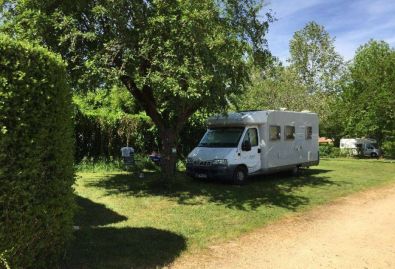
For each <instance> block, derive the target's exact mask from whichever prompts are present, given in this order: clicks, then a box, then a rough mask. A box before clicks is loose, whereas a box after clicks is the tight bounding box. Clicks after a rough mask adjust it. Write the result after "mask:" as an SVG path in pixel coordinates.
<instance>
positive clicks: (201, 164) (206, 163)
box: [194, 161, 212, 166]
mask: <svg viewBox="0 0 395 269" xmlns="http://www.w3.org/2000/svg"><path fill="white" fill-rule="evenodd" d="M194 164H195V165H199V166H211V165H212V163H211V162H210V161H195V163H194Z"/></svg>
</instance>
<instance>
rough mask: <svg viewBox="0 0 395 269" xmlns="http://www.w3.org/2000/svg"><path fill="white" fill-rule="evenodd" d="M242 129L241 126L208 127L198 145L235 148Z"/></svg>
mask: <svg viewBox="0 0 395 269" xmlns="http://www.w3.org/2000/svg"><path fill="white" fill-rule="evenodd" d="M243 130H244V128H243V127H240V128H234V127H232V128H230V127H221V128H210V129H208V130H207V132H206V134H205V135H204V136H203V138H202V140H201V141H200V143H199V145H198V147H212V148H216V147H217V148H235V147H237V145H238V144H239V140H240V137H241V135H242V134H243Z"/></svg>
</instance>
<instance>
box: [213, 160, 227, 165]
mask: <svg viewBox="0 0 395 269" xmlns="http://www.w3.org/2000/svg"><path fill="white" fill-rule="evenodd" d="M213 165H228V160H227V159H215V160H213Z"/></svg>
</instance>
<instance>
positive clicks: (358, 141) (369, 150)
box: [340, 138, 382, 157]
mask: <svg viewBox="0 0 395 269" xmlns="http://www.w3.org/2000/svg"><path fill="white" fill-rule="evenodd" d="M340 150H341V151H342V152H345V153H348V154H351V155H355V156H356V155H364V156H370V157H379V156H381V153H382V152H381V150H380V149H379V147H378V146H377V141H376V140H375V139H370V138H342V139H340Z"/></svg>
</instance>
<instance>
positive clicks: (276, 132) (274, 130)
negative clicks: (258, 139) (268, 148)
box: [269, 125, 281, 140]
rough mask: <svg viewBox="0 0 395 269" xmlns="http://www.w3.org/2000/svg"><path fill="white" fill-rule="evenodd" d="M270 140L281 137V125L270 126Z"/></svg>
mask: <svg viewBox="0 0 395 269" xmlns="http://www.w3.org/2000/svg"><path fill="white" fill-rule="evenodd" d="M269 138H270V140H279V139H280V138H281V127H280V126H277V125H271V126H270V128H269Z"/></svg>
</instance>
